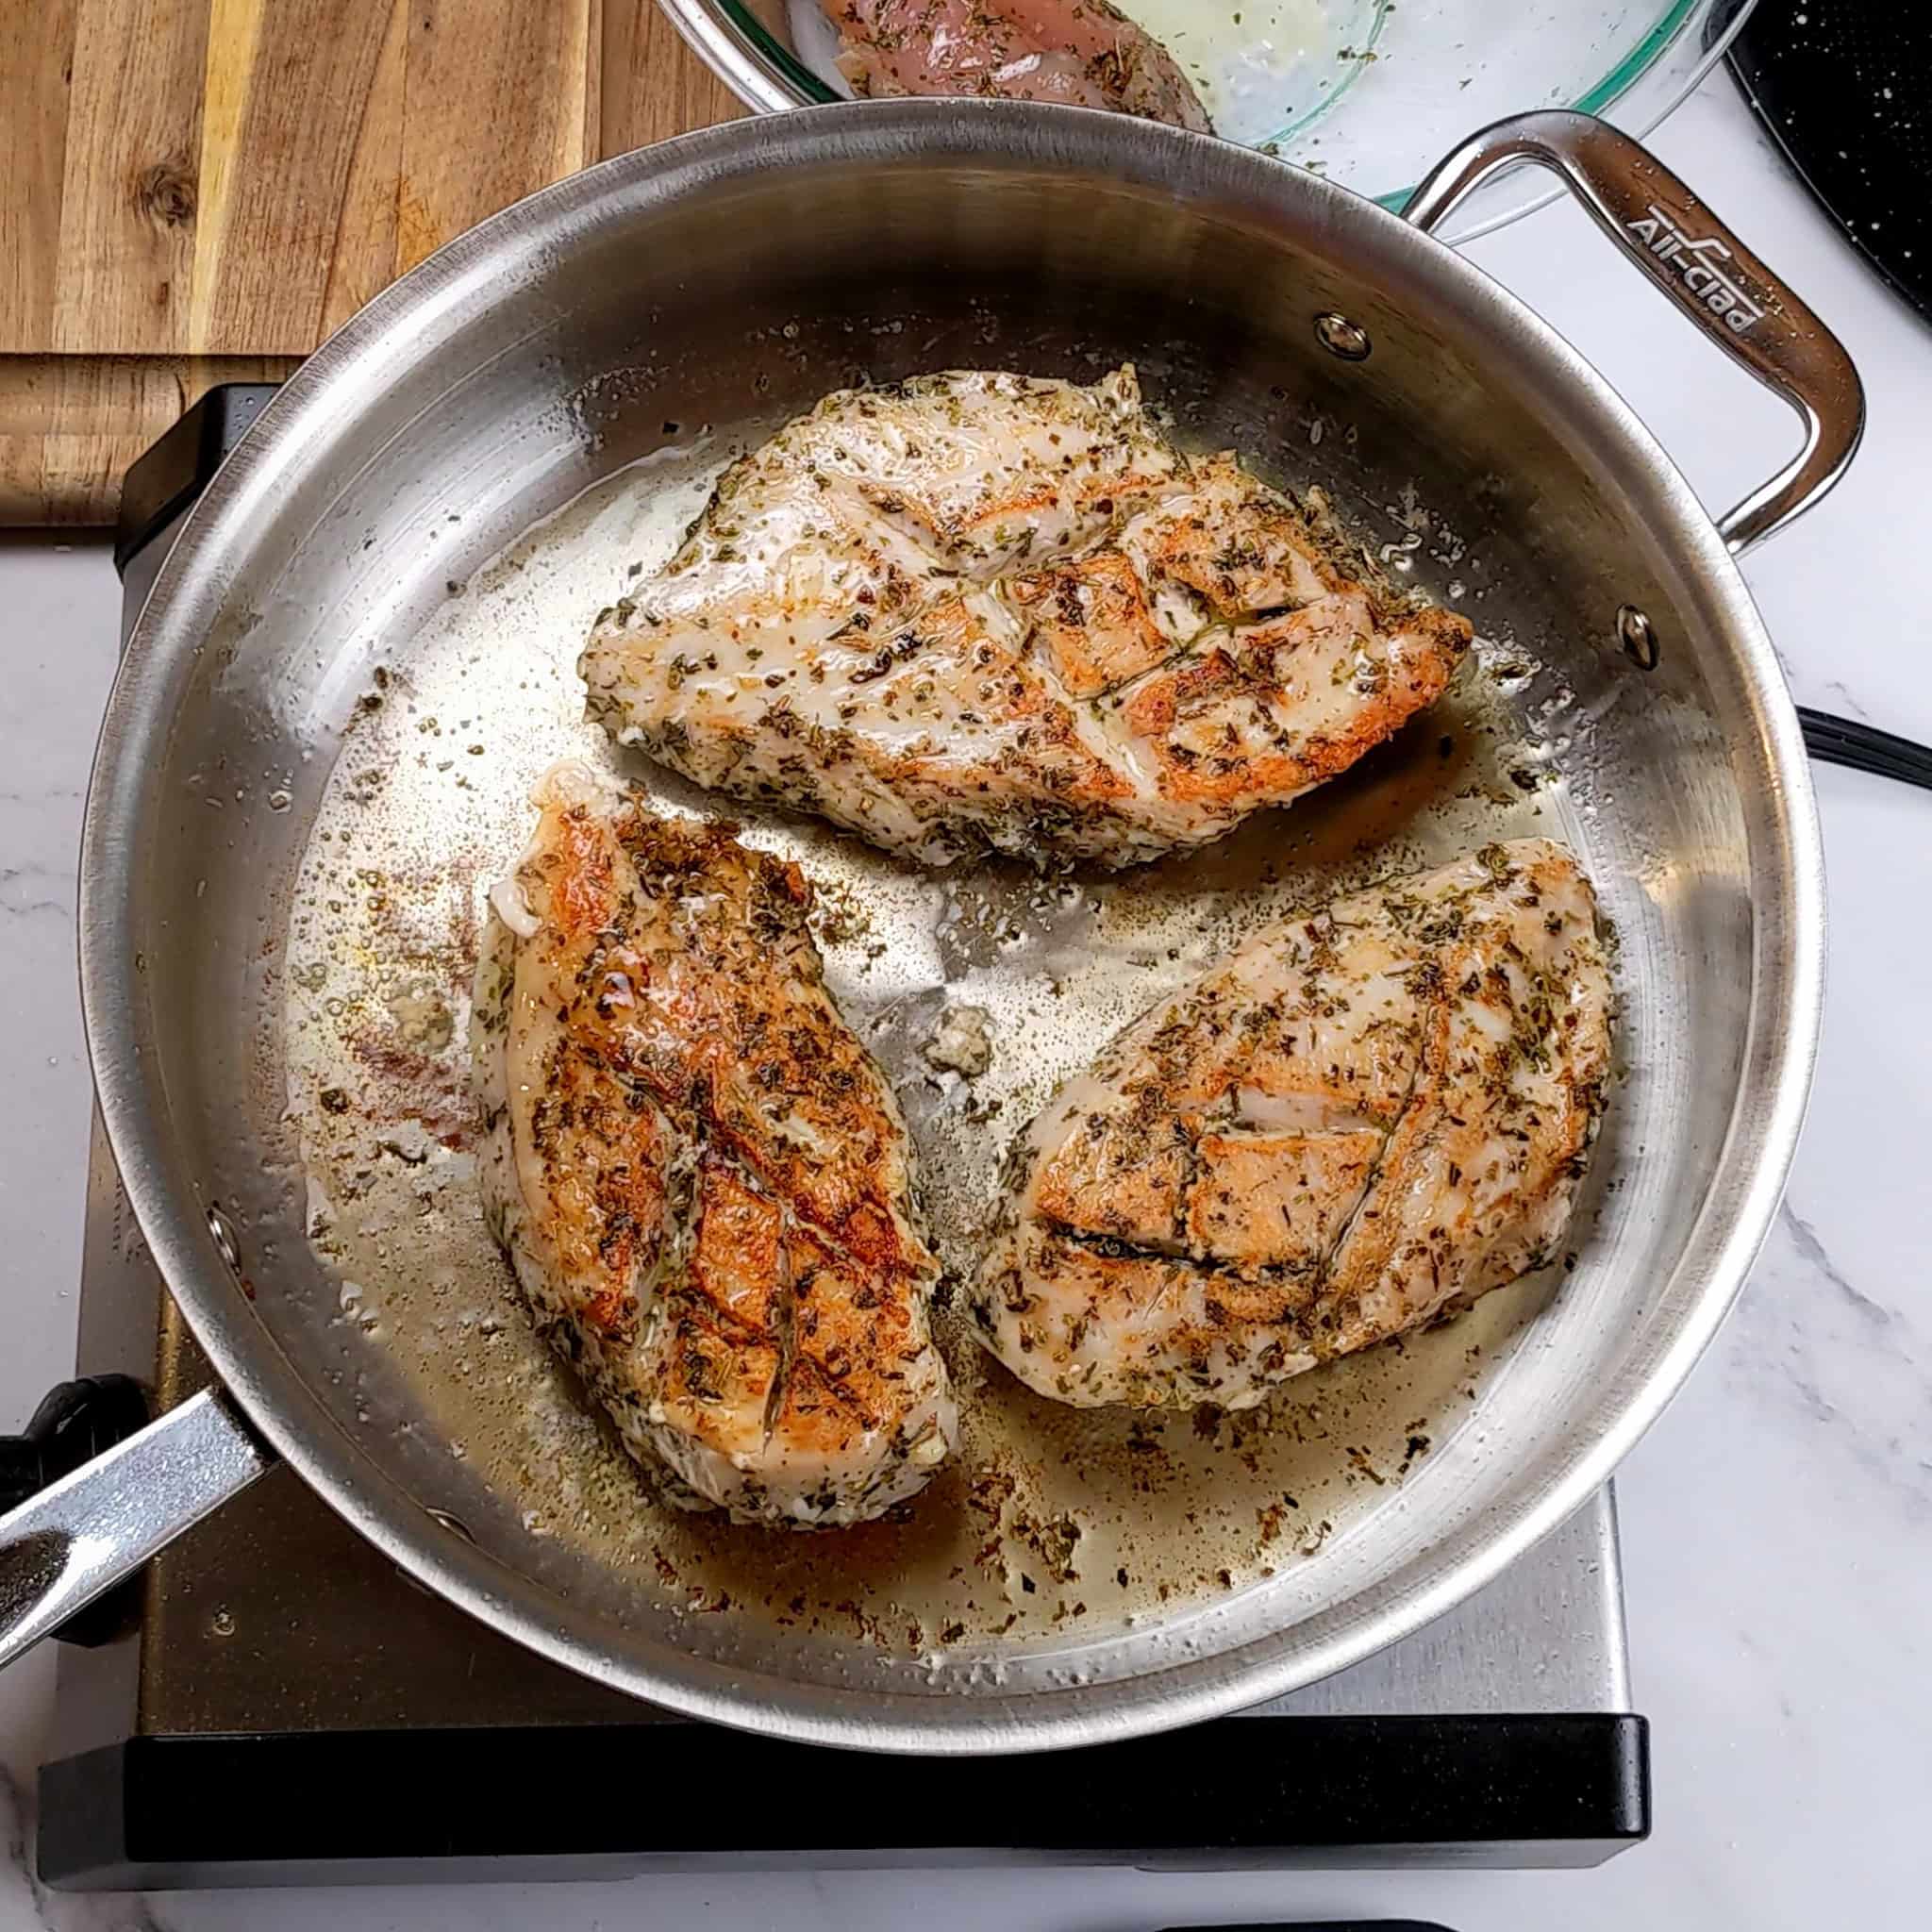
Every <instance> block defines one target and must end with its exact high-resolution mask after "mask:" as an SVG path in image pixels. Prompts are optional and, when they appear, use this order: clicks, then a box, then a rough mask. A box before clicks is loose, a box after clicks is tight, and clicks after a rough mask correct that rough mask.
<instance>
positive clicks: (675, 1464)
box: [475, 768, 953, 1523]
mask: <svg viewBox="0 0 1932 1932" xmlns="http://www.w3.org/2000/svg"><path fill="white" fill-rule="evenodd" d="M506 894H508V896H507V897H506ZM498 904H499V908H500V909H499V914H498V917H497V918H496V920H495V921H494V922H493V924H492V929H491V936H490V941H489V943H488V945H487V946H486V949H485V959H484V964H483V968H482V970H481V973H480V974H479V988H478V999H477V1008H476V1013H477V1017H476V1036H475V1038H476V1046H477V1058H478V1065H479V1070H480V1073H481V1075H482V1087H483V1091H484V1095H485V1100H486V1105H487V1107H488V1108H489V1124H490V1131H491V1159H490V1160H489V1161H488V1162H486V1166H485V1178H484V1194H485V1201H486V1206H487V1207H488V1208H489V1211H490V1212H491V1217H492V1221H493V1222H494V1224H495V1225H496V1226H497V1229H498V1232H499V1235H500V1238H501V1239H502V1240H503V1241H504V1244H505V1246H506V1247H507V1248H508V1251H509V1252H510V1255H511V1257H512V1258H513V1260H514V1261H515V1263H516V1266H517V1271H518V1275H519V1278H520V1280H521V1281H522V1283H523V1286H524V1288H525V1292H526V1294H527V1296H528V1298H529V1300H530V1303H531V1307H532V1310H533V1312H534V1313H535V1314H536V1316H537V1318H538V1320H539V1323H540V1324H541V1326H543V1327H544V1328H545V1330H546V1332H548V1334H549V1335H550V1337H551V1340H552V1341H553V1342H554V1343H555V1344H556V1345H557V1347H558V1350H559V1352H560V1353H562V1354H563V1355H564V1356H565V1357H566V1358H567V1359H569V1360H571V1361H573V1362H574V1363H575V1364H576V1365H577V1366H578V1367H579V1369H580V1370H581V1371H582V1372H583V1373H584V1374H585V1376H586V1378H587V1379H588V1380H589V1382H590V1383H591V1387H592V1389H593V1390H594V1391H595V1392H596V1393H597V1395H598V1396H599V1398H600V1399H601V1400H602V1402H603V1403H604V1405H605V1407H607V1408H608V1409H609V1411H610V1412H611V1414H612V1416H613V1418H614V1420H615V1421H616V1422H617V1424H618V1427H619V1429H620V1432H621V1433H622V1434H623V1436H624V1439H625V1443H626V1445H627V1446H628V1447H630V1448H631V1449H632V1450H633V1451H634V1453H637V1454H639V1455H640V1456H641V1457H650V1458H652V1459H654V1460H655V1459H661V1460H662V1461H663V1462H664V1463H665V1464H667V1465H668V1466H669V1467H670V1468H671V1470H672V1471H673V1472H674V1473H675V1474H676V1475H677V1476H678V1477H679V1478H680V1479H681V1481H682V1482H683V1483H684V1484H685V1485H687V1486H689V1488H690V1489H691V1491H695V1492H696V1493H697V1494H698V1495H700V1496H702V1497H704V1498H706V1499H707V1500H709V1501H711V1502H715V1503H719V1504H722V1505H723V1506H724V1507H728V1508H730V1509H731V1510H732V1511H733V1512H734V1513H735V1514H738V1515H740V1516H742V1517H744V1518H746V1519H749V1520H758V1521H769V1522H781V1523H819V1522H842V1521H852V1520H856V1519H857V1518H858V1517H861V1516H865V1515H871V1514H875V1513H877V1511H878V1510H879V1509H882V1508H885V1507H890V1506H891V1503H892V1502H894V1501H896V1500H898V1499H899V1498H900V1497H901V1496H904V1495H906V1494H909V1493H910V1492H911V1491H913V1490H916V1489H917V1488H918V1487H920V1486H921V1485H922V1484H923V1483H924V1481H925V1480H926V1479H927V1478H928V1477H929V1476H930V1474H931V1473H932V1470H933V1469H934V1468H935V1467H936V1466H937V1464H938V1462H939V1460H940V1459H941V1457H943V1455H944V1454H945V1451H946V1448H947V1446H948V1444H949V1442H950V1440H951V1434H952V1429H953V1417H952V1407H951V1401H950V1397H949V1395H948V1393H947V1391H946V1385H945V1375H944V1371H943V1368H942V1366H941V1362H940V1359H939V1357H938V1354H937V1351H936V1350H935V1349H934V1348H933V1345H932V1341H931V1337H930V1333H929V1330H928V1327H927V1321H926V1302H927V1298H928V1297H929V1295H930V1293H931V1291H932V1288H933V1285H934V1283H935V1281H936V1279H937V1275H938V1266H937V1263H936V1262H935V1260H934V1258H933V1256H932V1254H931V1252H930V1250H929V1249H928V1248H927V1247H926V1245H925V1243H924V1240H923V1239H922V1237H921V1235H920V1233H919V1230H918V1226H917V1222H916V1219H915V1216H914V1211H913V1206H912V1199H911V1191H910V1174H909V1168H908V1153H907V1141H906V1132H905V1127H904V1124H903V1123H902V1122H901V1121H900V1119H899V1115H898V1112H897V1109H896V1108H895V1107H894V1105H893V1103H892V1100H891V1093H890V1091H889V1090H888V1089H887V1087H886V1085H885V1082H884V1080H883V1078H882V1076H881V1075H880V1074H879V1071H878V1069H877V1067H876V1066H875V1065H874V1062H873V1061H872V1059H871V1058H870V1057H869V1056H868V1055H867V1054H866V1052H865V1050H864V1049H863V1048H862V1047H861V1046H860V1045H859V1043H858V1041H857V1039H856V1038H855V1037H854V1036H853V1034H852V1033H851V1031H850V1030H849V1029H848V1028H847V1027H846V1026H845V1024H844V1023H843V1021H842V1020H841V1018H840V1016H839V1014H838V1012H837V1009H836V1008H834V1007H833V1005H832V1002H831V999H830V997H829V995H828V994H827V992H826V991H825V989H824V982H823V975H822V971H821V967H820V961H819V958H818V953H817V949H816V947H815V946H814V945H813V943H812V940H811V936H810V932H809V930H808V924H807V918H808V911H809V908H810V890H809V888H808V886H807V884H806V882H805V880H804V878H803V876H802V875H801V874H800V873H799V871H798V869H797V867H796V866H793V865H791V864H787V863H785V862H783V861H780V860H778V859H775V858H770V857H768V856H766V855H764V854H762V853H758V852H753V851H750V850H748V849H747V848H746V847H744V846H742V845H741V844H740V843H739V842H738V841H737V840H736V839H735V838H733V837H732V835H731V833H730V830H729V829H728V828H723V827H718V826H714V825H701V824H691V823H686V822H682V821H673V820H665V819H660V818H658V817H656V816H655V815H654V814H652V813H651V812H649V811H648V810H646V809H644V808H643V807H642V806H641V804H640V803H639V802H638V801H637V800H636V799H634V798H629V797H625V796H621V795H620V796H613V795H612V794H611V793H610V792H609V791H607V790H605V789H603V788H600V787H599V786H598V784H597V782H596V781H595V780H594V779H592V778H591V777H590V775H589V774H588V773H585V772H583V771H582V768H564V769H563V771H562V772H561V773H560V774H558V775H556V776H554V777H553V779H552V780H550V781H548V784H547V789H546V792H545V797H544V809H543V813H542V818H541V823H540V826H539V831H538V835H537V838H536V840H535V841H534V842H533V844H532V846H531V849H530V851H529V853H528V854H527V856H526V857H525V859H524V861H523V863H522V864H521V865H520V866H519V868H518V870H517V874H516V876H515V879H514V881H513V882H512V883H511V884H510V885H509V886H508V887H507V888H505V889H499V895H498Z"/></svg>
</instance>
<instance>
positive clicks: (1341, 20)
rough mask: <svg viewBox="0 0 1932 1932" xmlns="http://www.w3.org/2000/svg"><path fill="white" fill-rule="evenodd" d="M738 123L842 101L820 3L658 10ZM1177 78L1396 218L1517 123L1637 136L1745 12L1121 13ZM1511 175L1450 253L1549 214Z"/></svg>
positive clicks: (1458, 1) (1249, 5)
mask: <svg viewBox="0 0 1932 1932" xmlns="http://www.w3.org/2000/svg"><path fill="white" fill-rule="evenodd" d="M658 4H659V5H660V6H661V7H662V8H663V9H664V11H665V12H666V13H667V14H669V15H670V17H671V19H672V20H673V21H674V22H675V25H677V27H678V28H679V29H680V31H681V32H682V33H683V34H684V36H685V38H686V39H687V40H689V41H690V42H691V44H692V46H694V47H695V48H696V49H697V51H698V53H699V54H700V55H701V56H702V57H703V58H704V59H705V60H706V62H707V63H708V65H709V66H710V67H711V69H712V70H713V72H714V73H716V74H717V75H718V76H719V78H720V79H722V80H723V81H724V84H725V85H726V86H727V87H729V88H730V89H731V91H732V92H734V93H735V94H737V95H738V97H739V99H741V101H743V102H744V103H745V105H746V106H747V107H751V108H757V109H758V111H760V112H761V113H769V112H774V111H776V110H777V109H780V108H799V107H808V106H811V105H813V104H814V103H817V102H823V101H834V100H839V99H841V98H844V97H847V96H849V94H850V92H851V90H850V88H849V87H848V86H847V85H846V83H845V81H844V79H843V77H842V76H841V75H840V73H839V71H838V68H837V67H836V66H835V65H834V64H833V62H834V57H835V56H836V54H837V52H838V44H839V42H838V33H837V30H836V29H835V28H834V27H833V26H832V25H830V23H829V22H828V21H827V20H826V18H825V15H824V10H823V8H821V7H820V5H819V4H818V0H658ZM1119 4H1120V6H1121V8H1122V10H1123V11H1124V12H1125V13H1127V14H1130V15H1131V16H1132V17H1133V18H1134V19H1136V20H1138V21H1139V22H1141V25H1144V26H1146V27H1147V28H1148V29H1149V30H1150V31H1151V32H1153V33H1155V34H1156V35H1157V36H1158V37H1159V38H1160V39H1161V40H1162V41H1163V42H1165V44H1166V46H1167V48H1168V51H1169V52H1170V53H1172V54H1173V55H1174V58H1176V59H1177V60H1178V61H1179V62H1180V63H1181V65H1182V66H1183V67H1184V68H1185V69H1186V70H1187V72H1188V74H1189V75H1190V77H1191V79H1192V80H1193V82H1194V84H1195V87H1196V88H1197V90H1198V91H1199V92H1200V94H1201V97H1202V100H1203V102H1204V104H1205V105H1206V107H1207V108H1208V112H1209V114H1211V115H1212V116H1213V118H1214V125H1215V127H1216V130H1217V131H1218V132H1219V133H1221V134H1222V135H1224V137H1225V138H1227V139H1229V140H1232V141H1240V142H1246V143H1247V144H1248V145H1249V146H1252V147H1258V148H1261V149H1263V150H1264V151H1265V152H1268V153H1273V154H1278V155H1280V156H1281V157H1282V158H1283V159H1285V160H1290V161H1293V162H1296V163H1297V164H1299V165H1300V166H1302V167H1306V168H1311V169H1314V170H1315V171H1316V172H1318V173H1320V174H1323V175H1326V176H1327V177H1328V178H1329V179H1331V180H1334V181H1340V182H1341V183H1342V184H1343V185H1344V186H1346V187H1349V188H1352V189H1354V190H1356V191H1357V192H1358V193H1361V194H1367V195H1370V196H1372V197H1373V198H1374V199H1375V200H1377V201H1379V202H1381V203H1382V204H1383V205H1384V206H1385V207H1388V208H1398V209H1399V208H1401V207H1402V205H1403V204H1404V202H1405V201H1406V200H1407V196H1408V193H1409V192H1410V190H1411V189H1412V188H1413V186H1414V185H1415V183H1416V182H1417V181H1419V180H1420V179H1421V178H1422V176H1423V175H1424V174H1425V173H1426V172H1427V171H1428V169H1429V168H1430V167H1431V166H1432V165H1433V164H1434V163H1435V162H1436V161H1438V160H1440V159H1441V158H1442V156H1443V155H1445V154H1447V153H1448V152H1449V151H1450V149H1452V148H1453V147H1455V146H1456V145H1457V142H1460V141H1461V140H1462V139H1463V138H1464V137H1465V136H1467V135H1469V134H1473V133H1474V131H1475V130H1476V129H1477V128H1479V127H1484V126H1487V125H1489V124H1490V123H1491V121H1497V120H1500V119H1502V117H1503V116H1505V115H1506V114H1516V113H1522V112H1524V110H1526V109H1528V108H1552V107H1569V108H1582V109H1584V110H1585V111H1586V112H1588V113H1592V114H1601V115H1603V116H1604V117H1605V118H1606V119H1607V120H1609V121H1613V122H1615V123H1616V124H1617V125H1618V126H1620V127H1623V128H1625V129H1627V130H1628V131H1629V132H1630V133H1632V134H1636V135H1644V134H1647V133H1649V132H1650V130H1651V129H1652V128H1653V127H1655V126H1656V125H1657V123H1658V122H1660V121H1661V120H1663V118H1664V117H1665V115H1667V114H1668V113H1670V111H1671V110H1672V108H1674V107H1675V106H1676V105H1677V104H1678V102H1680V101H1681V100H1682V99H1683V98H1684V97H1685V95H1687V94H1688V93H1690V92H1691V90H1692V89H1693V88H1695V87H1696V86H1697V84H1698V82H1699V81H1701V80H1702V79H1703V78H1704V76H1705V75H1706V74H1707V73H1708V72H1709V70H1710V68H1711V66H1712V65H1713V63H1714V62H1716V61H1717V60H1718V59H1719V58H1721V57H1722V56H1723V54H1724V49H1725V48H1726V47H1727V46H1728V45H1729V44H1730V42H1731V40H1732V38H1733V37H1734V36H1735V35H1736V33H1737V31H1738V29H1739V28H1740V26H1742V25H1743V24H1744V19H1745V16H1746V15H1747V14H1748V13H1749V12H1750V11H1751V8H1752V7H1753V6H1754V5H1756V0H1119ZM1550 193H1551V190H1550V188H1549V186H1548V183H1547V181H1546V180H1545V179H1544V178H1543V177H1541V175H1539V174H1538V173H1537V172H1536V171H1534V170H1529V169H1524V170H1519V171H1517V172H1516V173H1513V174H1511V175H1506V176H1505V177H1503V178H1502V179H1501V180H1499V181H1497V182H1496V183H1495V184H1494V185H1493V186H1492V187H1491V188H1490V189H1489V190H1487V191H1486V192H1484V193H1483V194H1481V195H1479V196H1476V197H1475V198H1474V199H1473V200H1472V201H1471V202H1470V203H1469V205H1468V207H1467V208H1466V210H1465V212H1464V214H1463V216H1462V217H1461V218H1460V219H1459V220H1458V223H1457V227H1456V230H1455V232H1454V233H1453V234H1451V235H1449V236H1448V237H1446V238H1445V239H1447V240H1450V241H1454V242H1463V241H1468V240H1470V239H1472V238H1473V237H1474V236H1475V235H1479V234H1483V233H1485V232H1487V231H1488V230H1489V229H1491V228H1493V227H1498V226H1500V225H1502V224H1503V223H1505V222H1507V221H1512V220H1514V219H1515V217H1516V216H1518V215H1520V214H1523V213H1525V212H1526V211H1527V210H1528V209H1530V208H1535V207H1537V206H1539V205H1541V203H1542V202H1544V201H1546V200H1548V199H1549V198H1550Z"/></svg>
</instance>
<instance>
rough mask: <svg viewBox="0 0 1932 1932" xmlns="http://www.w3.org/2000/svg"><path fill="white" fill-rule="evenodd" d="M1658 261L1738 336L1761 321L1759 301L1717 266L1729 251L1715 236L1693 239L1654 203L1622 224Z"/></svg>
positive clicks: (1727, 257) (1729, 253)
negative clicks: (1635, 219) (1639, 216)
mask: <svg viewBox="0 0 1932 1932" xmlns="http://www.w3.org/2000/svg"><path fill="white" fill-rule="evenodd" d="M1625 226H1626V227H1628V229H1629V230H1630V232H1631V233H1632V234H1633V235H1635V236H1636V237H1637V239H1638V240H1639V241H1640V242H1642V243H1643V245H1644V246H1645V247H1646V248H1648V249H1649V250H1650V252H1651V253H1652V254H1653V255H1654V256H1656V257H1657V259H1658V260H1659V261H1665V262H1669V263H1670V264H1671V266H1672V267H1673V268H1674V269H1675V270H1676V272H1677V275H1678V277H1679V279H1680V280H1681V281H1682V282H1683V284H1684V286H1685V287H1686V288H1687V289H1689V290H1690V291H1691V294H1693V295H1694V296H1696V298H1697V299H1698V301H1699V302H1701V303H1702V304H1703V305H1704V307H1705V308H1707V309H1709V310H1710V312H1711V313H1712V314H1713V315H1716V316H1721V317H1722V318H1723V319H1724V326H1725V327H1726V328H1727V329H1729V330H1730V331H1731V333H1732V334H1733V335H1739V336H1741V335H1743V334H1745V333H1747V332H1748V331H1749V330H1750V329H1752V328H1753V327H1755V326H1756V325H1757V324H1758V323H1760V322H1762V321H1763V320H1764V308H1763V306H1762V304H1760V303H1757V302H1754V301H1753V300H1752V299H1751V297H1750V296H1749V295H1747V294H1745V292H1744V291H1743V290H1742V289H1740V287H1739V286H1738V284H1737V283H1736V282H1735V281H1734V280H1733V279H1732V278H1731V277H1730V276H1729V275H1726V274H1725V273H1724V270H1723V268H1721V267H1720V266H1719V264H1720V263H1721V262H1726V261H1729V260H1730V258H1731V251H1730V250H1729V249H1728V248H1726V247H1725V246H1724V243H1723V242H1720V241H1719V240H1718V239H1717V237H1716V236H1715V235H1711V236H1707V237H1706V239H1705V240H1704V241H1702V242H1693V241H1692V240H1691V237H1690V236H1689V235H1687V234H1686V233H1685V232H1684V230H1683V229H1682V228H1680V227H1678V225H1677V224H1676V222H1675V221H1674V219H1673V218H1672V217H1671V216H1670V215H1667V214H1666V213H1665V212H1664V211H1663V209H1662V208H1658V207H1657V203H1656V202H1652V203H1651V204H1650V208H1649V210H1648V212H1647V213H1646V214H1645V215H1644V217H1643V219H1642V220H1641V221H1638V222H1629V223H1626V224H1625Z"/></svg>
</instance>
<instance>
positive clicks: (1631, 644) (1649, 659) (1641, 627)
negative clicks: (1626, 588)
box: [1617, 604, 1657, 671]
mask: <svg viewBox="0 0 1932 1932" xmlns="http://www.w3.org/2000/svg"><path fill="white" fill-rule="evenodd" d="M1617 636H1618V637H1619V638H1620V639H1621V640H1622V641H1623V645H1624V656H1625V657H1626V658H1629V660H1630V661H1631V663H1633V664H1635V665H1636V666H1637V667H1638V668H1639V669H1640V670H1641V671H1655V670H1656V669H1657V627H1656V626H1655V625H1653V624H1652V623H1651V621H1650V619H1649V618H1647V617H1646V616H1644V614H1643V612H1642V611H1641V610H1640V609H1638V608H1637V607H1636V605H1634V604H1625V605H1624V606H1623V607H1622V608H1620V609H1619V610H1618V612H1617Z"/></svg>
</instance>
